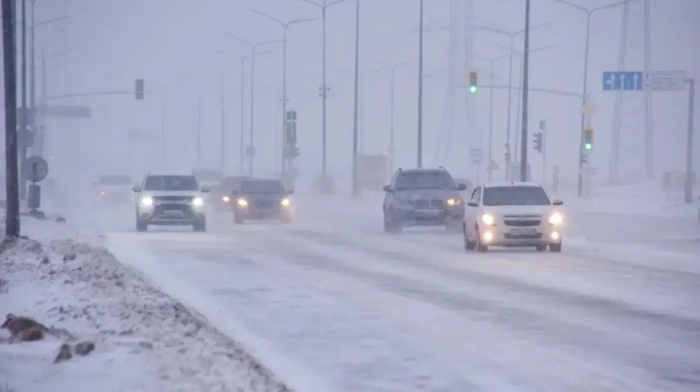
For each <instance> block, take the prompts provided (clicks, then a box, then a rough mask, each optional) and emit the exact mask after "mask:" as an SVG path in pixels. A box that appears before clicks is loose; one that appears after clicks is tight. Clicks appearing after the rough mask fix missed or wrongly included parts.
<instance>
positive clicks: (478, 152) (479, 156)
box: [469, 147, 484, 184]
mask: <svg viewBox="0 0 700 392" xmlns="http://www.w3.org/2000/svg"><path fill="white" fill-rule="evenodd" d="M469 157H470V158H471V160H472V163H473V164H474V166H476V183H477V184H478V183H479V174H480V173H479V172H480V171H481V163H482V162H483V158H484V154H483V150H482V149H481V148H480V147H477V148H472V149H471V151H470V152H469Z"/></svg>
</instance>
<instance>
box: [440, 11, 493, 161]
mask: <svg viewBox="0 0 700 392" xmlns="http://www.w3.org/2000/svg"><path fill="white" fill-rule="evenodd" d="M449 24H450V26H449V34H450V35H449V45H450V49H449V81H448V83H449V86H448V90H447V97H446V99H445V106H444V109H443V114H442V123H441V125H440V128H441V129H440V137H439V141H438V144H437V147H436V149H435V157H434V159H433V164H434V165H435V166H444V167H447V168H449V169H450V170H451V171H453V172H454V173H459V175H466V174H467V173H466V172H467V171H468V170H472V164H471V163H470V161H469V154H468V151H469V147H478V146H480V144H481V135H480V133H479V132H478V126H477V119H476V104H475V99H476V96H477V95H478V94H470V93H469V91H468V89H467V88H466V85H467V77H468V75H469V72H470V70H474V68H473V65H474V56H473V51H474V33H473V32H474V28H473V25H474V0H450V20H449Z"/></svg>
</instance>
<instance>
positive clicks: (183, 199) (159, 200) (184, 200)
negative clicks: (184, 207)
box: [153, 196, 194, 204]
mask: <svg viewBox="0 0 700 392" xmlns="http://www.w3.org/2000/svg"><path fill="white" fill-rule="evenodd" d="M193 199H194V197H193V196H154V197H153V202H154V203H155V204H189V203H191V202H192V200H193Z"/></svg>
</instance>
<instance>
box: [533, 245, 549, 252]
mask: <svg viewBox="0 0 700 392" xmlns="http://www.w3.org/2000/svg"><path fill="white" fill-rule="evenodd" d="M535 249H537V251H538V252H544V251H545V250H547V245H537V246H535Z"/></svg>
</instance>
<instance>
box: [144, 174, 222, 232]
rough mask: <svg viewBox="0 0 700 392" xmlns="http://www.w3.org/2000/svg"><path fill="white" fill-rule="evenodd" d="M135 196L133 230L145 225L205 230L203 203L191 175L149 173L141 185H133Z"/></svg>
mask: <svg viewBox="0 0 700 392" xmlns="http://www.w3.org/2000/svg"><path fill="white" fill-rule="evenodd" d="M133 191H134V193H135V194H137V198H136V229H137V230H138V231H146V230H148V226H149V225H159V226H190V225H191V226H192V228H193V229H194V231H206V230H207V218H206V216H207V215H206V213H207V206H206V203H205V200H204V197H203V193H206V192H209V190H208V189H206V188H200V187H199V184H198V183H197V180H196V179H195V178H194V176H193V175H191V174H158V173H149V174H147V175H146V177H145V178H144V180H143V182H142V183H141V185H136V186H134V188H133Z"/></svg>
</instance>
